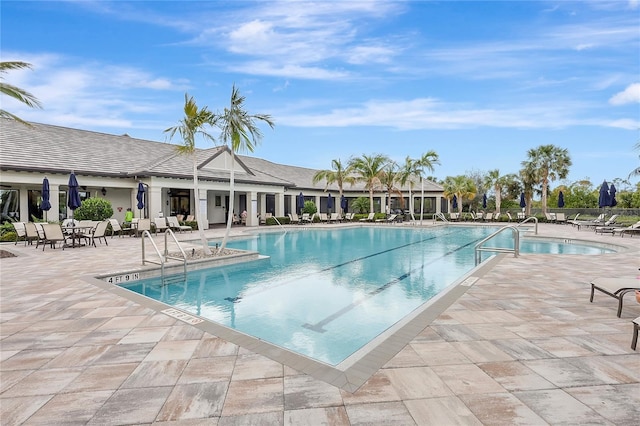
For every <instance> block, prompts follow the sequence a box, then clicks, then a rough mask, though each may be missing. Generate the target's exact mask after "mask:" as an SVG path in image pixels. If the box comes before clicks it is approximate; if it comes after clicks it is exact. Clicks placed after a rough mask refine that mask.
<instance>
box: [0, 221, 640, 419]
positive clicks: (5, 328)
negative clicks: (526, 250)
mask: <svg viewBox="0 0 640 426" xmlns="http://www.w3.org/2000/svg"><path fill="white" fill-rule="evenodd" d="M313 226H314V227H316V226H317V227H320V226H324V225H318V224H316V225H313ZM333 226H341V225H333ZM375 226H396V225H375ZM245 230H246V228H243V227H239V228H234V229H233V232H234V233H241V232H242V231H245ZM223 233H224V230H223V229H214V230H209V231H207V236H208V237H209V238H214V237H219V236H221V235H223ZM539 234H540V235H542V236H552V237H555V238H568V239H572V240H577V239H589V240H593V241H599V242H606V243H610V244H617V245H622V246H625V247H627V248H629V250H627V251H622V252H620V253H616V254H609V255H599V256H588V257H587V256H577V255H563V256H549V255H522V256H521V257H519V258H513V257H510V256H504V257H502V258H501V259H500V261H499V262H498V263H497V264H496V265H495V266H494V267H493V268H492V269H491V270H489V271H487V272H486V273H485V274H484V275H482V276H481V277H480V278H479V279H478V281H476V282H475V284H474V285H473V286H471V287H470V288H469V290H468V291H467V292H466V294H464V295H463V296H462V297H461V298H460V299H459V300H458V301H457V302H455V303H454V304H453V305H451V306H450V307H449V308H448V309H447V310H446V311H445V312H444V313H443V314H442V315H440V316H439V317H438V318H437V319H436V320H435V321H433V322H432V323H431V324H427V325H425V328H424V329H423V330H422V331H421V332H420V333H419V334H418V335H417V336H415V338H413V340H411V342H410V343H409V344H408V345H406V346H405V347H404V349H402V350H401V351H400V352H399V353H398V354H397V355H396V356H395V357H393V358H392V359H391V361H389V362H388V363H387V364H386V365H385V366H384V367H383V368H381V369H380V370H378V371H377V372H376V373H375V374H374V375H373V376H371V378H370V379H369V380H368V381H367V382H366V383H365V384H364V385H363V386H362V387H360V388H359V389H358V390H357V391H356V392H354V393H350V392H348V391H345V390H342V389H339V388H336V387H334V386H332V385H330V384H327V383H326V382H324V381H322V380H318V379H315V378H313V377H311V376H309V375H306V374H302V373H299V372H298V371H296V370H295V369H293V368H291V367H288V366H286V365H283V364H280V363H278V362H275V361H273V360H271V359H269V358H267V357H265V356H262V355H259V354H257V353H254V352H252V351H251V350H249V349H247V348H244V347H239V346H237V345H235V344H232V343H229V342H227V341H225V340H223V339H221V338H219V337H216V336H214V335H211V334H208V333H205V332H203V331H201V330H200V329H198V328H196V327H193V326H191V325H189V324H187V323H185V322H182V321H180V320H178V319H175V318H173V317H171V316H168V315H165V314H164V313H161V312H158V311H155V310H152V309H150V308H147V307H144V306H141V305H139V304H137V303H135V302H132V301H130V300H127V299H124V298H122V297H120V296H118V295H117V294H114V293H113V292H111V291H108V290H103V289H100V288H98V287H96V286H94V285H92V284H89V283H87V282H86V280H85V279H84V277H85V276H87V275H98V274H105V273H114V272H116V271H124V270H129V269H134V268H138V267H140V239H136V238H118V237H115V238H113V239H109V246H105V245H100V244H98V248H97V249H96V248H90V247H85V248H81V249H75V250H65V251H62V250H59V249H57V250H46V251H44V252H42V251H41V250H35V248H34V247H33V246H27V247H25V246H24V245H22V244H21V243H19V244H18V245H15V246H14V245H13V244H3V245H1V246H0V248H2V249H9V250H10V251H12V252H14V253H16V254H17V255H18V256H17V257H12V258H3V259H2V260H1V263H0V270H1V271H0V278H1V283H2V284H1V288H0V296H1V302H0V303H1V305H0V319H1V323H0V334H1V335H0V337H1V339H2V340H1V341H0V349H1V351H0V355H1V356H0V374H1V376H0V415H1V417H0V423H2V424H3V425H5V424H6V425H16V424H71V423H74V424H95V425H106V424H109V425H124V424H151V423H154V424H163V423H165V422H166V423H167V424H169V423H171V422H175V424H188V425H191V424H194V425H195V424H207V425H210V424H213V425H215V424H218V425H245V424H264V425H278V424H281V425H283V424H332V425H342V424H344V425H349V424H351V425H357V424H383V423H384V424H398V425H411V424H418V425H427V424H438V425H441V424H442V425H444V424H465V425H473V424H491V425H494V424H505V425H507V424H508V425H514V424H530V425H541V424H580V423H588V424H616V425H636V424H640V355H639V354H638V351H632V350H631V348H630V343H631V337H632V330H633V325H632V322H631V321H632V320H633V319H634V318H636V317H638V316H640V305H639V304H637V303H635V301H634V300H633V297H632V296H627V298H626V299H625V307H624V309H623V311H622V317H621V318H617V317H616V308H617V302H616V300H614V299H613V298H611V297H608V296H606V295H604V294H596V296H595V299H594V302H593V303H589V293H590V286H589V281H590V280H591V279H593V278H595V277H598V276H638V275H640V272H639V271H638V268H639V267H640V262H639V259H640V252H639V250H640V238H637V237H634V238H628V237H625V238H620V237H619V236H611V235H610V234H596V233H594V232H593V231H586V230H578V229H576V228H574V227H571V226H567V225H554V224H541V225H540V232H539ZM153 238H154V239H155V240H156V241H158V242H160V241H162V236H157V237H153ZM178 238H179V239H182V240H194V239H197V238H198V237H197V233H195V232H194V233H192V234H178ZM171 424H174V423H171Z"/></svg>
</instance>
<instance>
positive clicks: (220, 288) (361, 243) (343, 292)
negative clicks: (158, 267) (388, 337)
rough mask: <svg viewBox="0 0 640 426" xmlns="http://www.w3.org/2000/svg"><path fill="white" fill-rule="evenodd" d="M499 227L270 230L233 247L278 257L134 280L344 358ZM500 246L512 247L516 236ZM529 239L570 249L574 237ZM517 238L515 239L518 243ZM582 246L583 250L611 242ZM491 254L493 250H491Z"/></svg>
mask: <svg viewBox="0 0 640 426" xmlns="http://www.w3.org/2000/svg"><path fill="white" fill-rule="evenodd" d="M496 229H497V228H495V227H458V226H456V227H442V228H434V229H415V228H414V229H411V228H404V227H386V226H379V227H358V228H350V229H334V230H300V231H297V230H294V231H289V232H287V233H264V234H259V235H257V236H254V237H251V238H248V239H245V240H240V241H231V242H230V243H229V244H228V246H229V247H230V248H238V249H243V250H252V251H258V252H260V253H261V254H263V255H266V256H269V257H268V258H264V259H261V260H256V261H252V262H248V263H243V264H237V265H233V266H224V267H216V268H210V269H205V270H197V271H191V272H189V273H188V276H187V279H186V281H184V280H179V282H178V283H176V284H165V285H163V284H162V279H161V278H152V279H145V280H141V281H137V282H135V283H132V284H127V285H126V286H125V287H126V288H128V289H130V290H132V291H135V292H137V293H141V294H143V295H145V296H148V297H151V298H153V299H156V300H159V301H161V302H164V303H166V304H169V305H171V306H174V307H176V308H179V309H182V310H184V311H186V312H190V313H193V314H196V315H199V316H201V317H204V318H206V319H209V320H211V321H214V322H217V323H219V324H222V325H224V326H227V327H230V328H233V329H235V330H237V331H240V332H243V333H246V334H249V335H252V336H254V337H257V338H259V339H261V340H265V341H268V342H270V343H273V344H275V345H278V346H280V347H284V348H287V349H289V350H292V351H295V352H298V353H301V354H303V355H306V356H308V357H311V358H314V359H316V360H319V361H322V362H325V363H327V364H331V365H337V364H339V363H340V362H342V361H343V360H345V359H346V358H347V357H348V356H349V355H351V354H352V353H354V352H355V351H357V350H358V349H359V348H361V347H362V346H364V345H365V344H367V343H368V342H369V341H371V340H372V339H374V338H375V337H376V336H378V335H379V334H381V333H382V332H384V331H385V330H386V329H388V328H389V327H391V326H392V325H393V324H395V323H396V322H398V321H400V320H401V319H402V318H404V317H405V316H407V315H408V314H409V313H410V312H412V311H413V310H414V309H416V308H418V307H419V306H421V305H422V304H424V303H425V302H426V301H428V300H429V299H431V298H432V297H434V296H435V295H437V294H438V293H439V292H440V291H442V290H443V289H444V288H446V287H447V286H449V285H450V284H452V283H453V282H455V281H456V280H458V279H459V278H460V277H462V276H464V275H465V274H466V273H468V272H469V271H470V270H471V269H473V268H474V266H475V264H474V246H475V244H477V243H478V242H479V241H480V240H482V239H483V238H485V237H486V236H488V235H490V234H491V233H492V232H494V231H495V230H496ZM502 238H504V240H503V241H496V242H495V244H496V245H500V246H508V244H509V240H510V237H509V236H508V235H506V236H504V237H502ZM528 244H529V243H525V244H522V245H521V246H522V250H523V251H526V250H528V249H533V250H538V251H540V250H546V251H544V252H561V251H562V250H559V249H558V247H563V250H564V247H565V246H567V245H566V244H565V245H563V244H555V245H553V246H550V245H546V246H545V244H548V243H540V242H537V241H536V242H535V243H532V245H530V246H528ZM511 245H513V243H512V242H511ZM570 245H571V246H573V249H572V250H573V252H576V253H579V254H590V253H593V254H595V253H601V252H602V251H601V249H594V248H590V247H587V246H578V245H575V244H570ZM489 255H490V254H485V257H486V256H489Z"/></svg>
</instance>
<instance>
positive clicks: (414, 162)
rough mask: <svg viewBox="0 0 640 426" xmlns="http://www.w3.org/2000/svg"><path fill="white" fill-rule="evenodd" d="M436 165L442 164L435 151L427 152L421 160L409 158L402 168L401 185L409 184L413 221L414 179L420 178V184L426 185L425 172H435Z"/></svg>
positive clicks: (413, 218) (410, 209)
mask: <svg viewBox="0 0 640 426" xmlns="http://www.w3.org/2000/svg"><path fill="white" fill-rule="evenodd" d="M434 164H440V162H439V161H438V154H437V153H436V152H435V151H433V150H430V151H427V152H426V153H424V154H422V156H421V157H420V158H417V159H413V158H410V157H409V156H407V158H406V159H405V162H404V164H403V166H402V171H401V172H400V184H401V185H402V186H403V187H404V186H405V185H406V184H407V182H408V183H409V212H410V214H411V220H415V217H414V215H413V196H412V195H411V190H412V189H413V186H414V184H415V182H414V180H413V178H418V177H419V178H420V184H421V185H423V184H424V177H423V174H424V171H425V170H429V171H433V170H434V167H433V166H434ZM420 205H421V207H420V217H422V213H423V206H424V186H422V197H421V203H420Z"/></svg>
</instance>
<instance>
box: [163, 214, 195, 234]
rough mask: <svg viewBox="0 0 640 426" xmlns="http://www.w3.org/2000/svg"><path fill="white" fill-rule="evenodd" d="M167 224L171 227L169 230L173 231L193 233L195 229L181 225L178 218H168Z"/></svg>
mask: <svg viewBox="0 0 640 426" xmlns="http://www.w3.org/2000/svg"><path fill="white" fill-rule="evenodd" d="M167 223H168V225H169V228H171V230H172V231H178V232H184V231H189V232H192V231H193V228H191V227H190V226H188V225H180V222H178V218H177V217H176V216H167Z"/></svg>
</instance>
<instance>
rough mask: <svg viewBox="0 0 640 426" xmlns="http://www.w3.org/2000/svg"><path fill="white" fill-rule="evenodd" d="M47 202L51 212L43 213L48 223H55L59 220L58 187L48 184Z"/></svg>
mask: <svg viewBox="0 0 640 426" xmlns="http://www.w3.org/2000/svg"><path fill="white" fill-rule="evenodd" d="M49 191H50V196H49V202H50V203H51V210H49V211H48V212H44V213H45V217H46V218H47V221H48V222H57V221H59V220H60V185H51V184H49Z"/></svg>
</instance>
